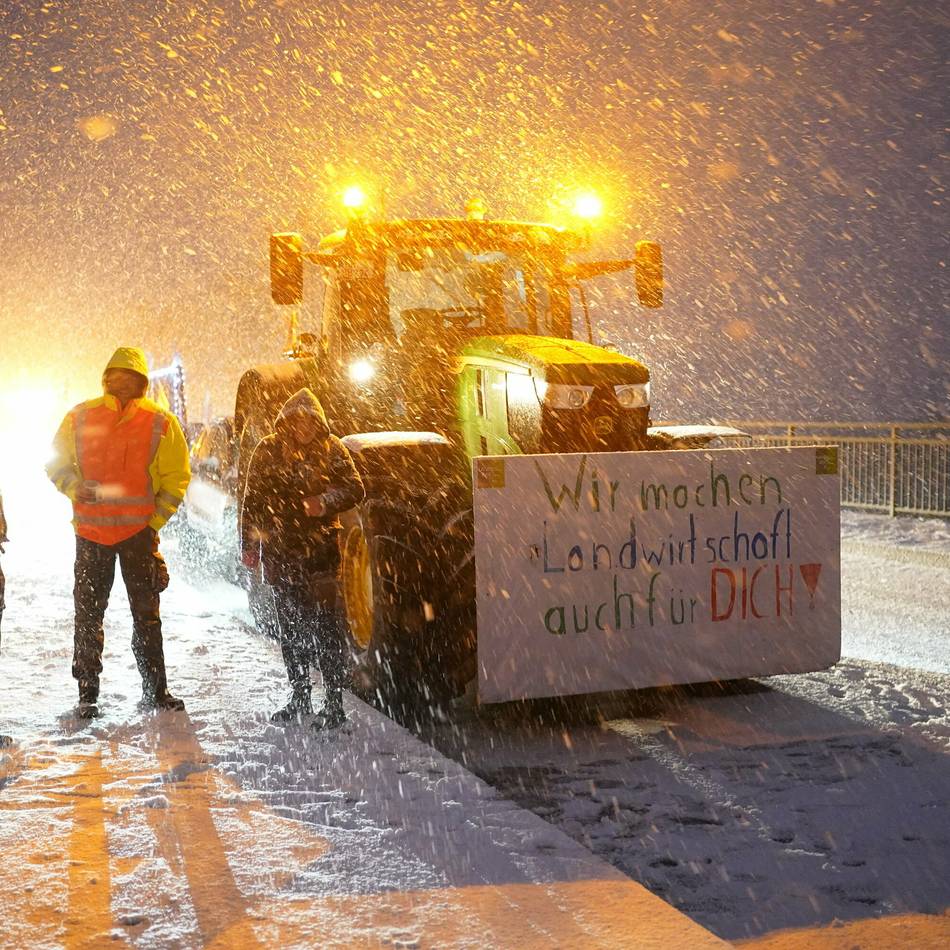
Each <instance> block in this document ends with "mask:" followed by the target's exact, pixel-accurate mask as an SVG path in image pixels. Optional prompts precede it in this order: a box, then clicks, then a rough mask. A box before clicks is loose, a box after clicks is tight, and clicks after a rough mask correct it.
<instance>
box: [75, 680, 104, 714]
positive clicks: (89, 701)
mask: <svg viewBox="0 0 950 950" xmlns="http://www.w3.org/2000/svg"><path fill="white" fill-rule="evenodd" d="M76 715H77V716H79V718H80V719H94V718H95V717H96V716H98V715H99V680H98V678H96V679H88V680H80V681H79V705H78V706H76Z"/></svg>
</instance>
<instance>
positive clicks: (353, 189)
mask: <svg viewBox="0 0 950 950" xmlns="http://www.w3.org/2000/svg"><path fill="white" fill-rule="evenodd" d="M366 200H367V199H366V192H365V191H363V189H362V188H360V186H359V185H350V187H349V188H347V189H346V191H344V192H343V207H344V208H346V209H347V211H351V212H352V211H361V210H362V209H363V208H365V207H366Z"/></svg>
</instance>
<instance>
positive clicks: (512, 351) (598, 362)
mask: <svg viewBox="0 0 950 950" xmlns="http://www.w3.org/2000/svg"><path fill="white" fill-rule="evenodd" d="M466 357H469V358H473V357H474V358H477V359H482V360H483V359H490V360H497V361H499V362H500V363H507V364H509V365H511V366H513V367H514V366H523V367H525V368H526V369H528V370H530V372H531V375H532V376H536V377H538V378H539V379H544V380H546V381H547V382H549V383H574V384H575V385H578V386H598V385H605V384H606V385H612V386H616V385H622V384H631V383H646V382H649V379H650V371H649V370H648V369H647V368H646V366H644V365H643V363H640V362H638V361H637V360H635V359H631V358H630V357H629V356H624V355H623V354H621V353H615V352H613V351H611V350H605V349H602V348H601V347H599V346H594V345H593V344H591V343H583V342H581V341H580V340H562V339H559V338H557V337H550V336H528V335H526V334H520V333H511V334H506V335H504V336H482V337H477V338H476V339H474V340H471V341H470V342H469V343H468V344H467V345H466V346H465V348H464V349H463V351H462V358H463V360H464V359H465V358H466Z"/></svg>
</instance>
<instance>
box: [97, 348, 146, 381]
mask: <svg viewBox="0 0 950 950" xmlns="http://www.w3.org/2000/svg"><path fill="white" fill-rule="evenodd" d="M110 369H128V370H131V371H132V372H133V373H138V374H139V375H140V376H144V377H145V378H146V379H148V361H147V360H146V359H145V353H144V351H142V350H140V349H139V348H138V347H137V346H120V347H119V348H118V349H117V350H116V351H115V353H113V354H112V358H111V359H110V360H109V362H108V363H107V364H106V368H105V370H104V372H108V371H109V370H110Z"/></svg>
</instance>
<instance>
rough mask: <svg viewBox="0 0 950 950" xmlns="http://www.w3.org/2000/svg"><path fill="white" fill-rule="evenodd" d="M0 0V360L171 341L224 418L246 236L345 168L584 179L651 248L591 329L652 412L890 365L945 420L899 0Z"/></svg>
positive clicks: (929, 242) (839, 386) (320, 216)
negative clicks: (648, 386) (663, 269)
mask: <svg viewBox="0 0 950 950" xmlns="http://www.w3.org/2000/svg"><path fill="white" fill-rule="evenodd" d="M4 8H5V9H4V13H3V17H2V19H0V235H2V240H3V247H4V260H3V262H2V264H0V320H2V329H3V346H2V352H0V374H4V375H6V376H9V375H10V374H11V373H13V372H14V370H19V369H21V368H23V367H24V366H31V367H33V368H34V371H35V372H36V373H37V374H39V375H41V376H44V377H52V378H54V379H63V378H68V379H69V380H71V381H74V382H75V385H76V386H77V387H78V388H79V389H83V388H84V387H93V388H95V387H96V386H97V383H98V377H99V371H100V367H101V365H102V363H103V362H104V360H105V359H106V358H107V357H108V355H109V353H110V352H111V350H112V348H113V347H114V346H115V345H116V344H119V343H127V344H138V345H143V346H145V347H146V348H147V349H148V350H149V351H150V352H151V353H152V354H154V357H155V359H156V361H162V362H164V361H165V360H166V359H167V357H168V356H169V355H170V354H171V353H172V352H173V351H174V350H178V351H180V352H181V353H182V355H183V357H184V358H185V361H186V366H187V367H188V368H189V374H190V378H191V380H192V382H193V385H194V390H193V396H192V405H193V406H194V405H198V404H201V403H202V401H203V398H204V394H205V392H207V393H208V394H209V396H210V398H211V399H212V401H213V405H214V406H215V408H216V409H217V410H218V411H224V410H225V409H226V408H227V401H228V397H229V394H230V393H231V392H232V391H233V386H234V383H235V382H236V379H237V377H238V375H239V374H240V371H241V369H243V368H244V367H245V366H246V365H248V364H249V363H250V362H252V361H256V360H262V359H271V358H273V357H274V356H275V355H276V354H277V353H278V352H279V350H280V348H281V346H282V344H283V340H284V326H283V322H282V318H281V315H280V314H279V313H278V312H277V311H276V309H275V308H274V307H273V306H272V304H271V303H270V301H269V296H268V288H267V283H266V281H267V271H266V253H267V235H268V233H269V232H270V231H271V230H287V229H301V230H303V231H304V232H305V233H307V234H308V235H309V236H310V237H316V236H317V235H319V234H320V233H321V232H323V231H326V230H328V229H330V228H332V227H334V226H336V225H337V224H338V223H339V215H338V212H337V208H336V204H335V203H336V200H337V198H338V194H339V191H340V190H341V189H342V187H343V186H344V185H345V184H347V183H348V182H349V181H351V180H353V179H354V178H359V179H361V180H363V181H365V182H366V183H367V184H368V186H369V187H373V188H376V189H379V190H382V191H384V193H385V196H386V202H387V206H388V208H389V209H390V210H392V211H394V212H397V213H400V214H404V215H410V214H432V213H445V212H449V213H459V212H461V209H462V207H463V205H464V203H465V201H466V200H467V199H468V198H470V197H471V196H472V195H480V196H482V197H483V198H484V199H485V201H486V203H487V205H488V208H489V213H490V214H497V215H499V216H505V217H510V216H526V217H530V218H534V219H538V218H545V217H547V216H548V215H549V214H550V211H551V208H550V204H549V202H550V200H551V199H552V197H557V196H558V195H559V194H563V193H564V192H565V191H566V190H568V189H571V188H575V187H576V186H577V185H579V184H583V183H586V182H591V183H593V184H594V185H595V186H596V187H598V188H599V189H601V191H602V194H603V197H604V200H605V215H604V221H603V227H602V229H601V230H600V231H599V232H598V235H597V245H598V250H600V251H602V252H603V253H604V254H611V255H615V254H618V253H623V252H624V251H625V250H626V249H628V248H629V247H630V246H631V244H632V242H633V241H635V240H637V239H639V238H643V237H649V238H654V239H658V240H661V241H662V242H663V243H664V245H665V248H666V259H667V263H668V269H669V272H668V277H669V284H670V286H669V293H668V297H667V300H668V306H667V307H666V309H665V310H664V311H663V312H662V313H661V314H659V315H658V314H647V313H645V312H644V311H640V310H637V309H636V308H630V307H629V306H628V303H629V299H630V297H631V296H632V295H631V293H630V288H629V287H628V286H626V285H625V284H623V282H622V281H621V280H620V279H619V278H618V279H617V280H615V281H611V282H609V283H608V284H607V285H606V288H607V289H606V292H605V293H604V295H603V297H602V299H601V300H600V302H599V306H598V307H597V311H596V313H595V319H596V322H597V325H598V329H599V330H600V331H601V333H602V335H603V336H604V337H605V338H609V339H612V340H614V341H616V342H617V343H619V344H620V345H621V347H622V348H624V349H625V350H626V351H627V352H630V353H633V354H640V355H643V356H644V357H645V358H646V359H647V360H648V361H649V362H650V363H651V365H652V366H653V368H654V374H655V376H656V377H657V379H658V383H657V384H656V385H655V389H654V391H655V393H656V399H657V402H658V404H659V406H660V407H661V408H663V409H665V411H666V413H667V414H682V413H684V412H690V411H692V410H693V409H697V410H701V411H702V413H703V414H704V415H706V416H708V415H709V414H710V413H721V414H724V415H729V414H732V415H735V414H741V415H749V414H760V415H762V414H766V413H768V412H769V411H770V410H771V414H772V415H776V414H778V415H783V416H785V415H792V414H795V413H803V412H807V413H808V414H809V415H810V416H822V415H824V416H825V417H832V416H835V415H838V416H841V415H843V414H849V415H848V417H854V416H870V415H873V414H875V413H876V414H878V415H879V416H880V415H882V414H883V416H889V415H892V414H893V413H892V412H890V411H888V408H882V406H883V404H884V403H885V401H886V400H888V399H890V398H891V396H890V393H891V392H892V390H893V386H894V380H895V379H896V380H902V381H904V382H905V383H906V388H905V390H904V391H903V395H902V396H901V398H902V399H903V400H904V401H905V404H906V406H907V412H902V413H901V414H905V415H906V414H907V413H910V414H911V415H916V416H918V417H922V416H925V415H927V414H928V413H929V414H930V415H931V416H933V415H937V416H942V415H945V403H946V397H947V388H946V381H945V374H944V373H943V370H942V365H943V360H944V359H945V358H946V357H947V356H948V352H950V349H948V337H947V330H946V327H945V326H944V324H943V322H942V321H941V317H942V311H941V309H940V308H941V306H942V304H941V300H942V299H945V295H946V277H945V270H944V269H943V264H942V261H943V258H944V255H945V249H946V248H945V241H944V239H943V238H942V235H943V234H944V233H945V232H946V230H947V229H946V227H945V215H944V214H943V211H942V205H941V202H942V201H943V184H942V178H941V170H940V167H939V165H938V164H937V155H938V153H939V149H940V145H941V139H940V129H941V127H942V126H943V124H945V123H944V119H945V116H944V106H943V103H942V94H941V88H942V86H941V83H940V79H939V62H940V56H939V52H938V51H939V48H940V42H941V40H940V32H939V31H940V29H941V27H940V26H939V24H938V22H937V19H936V15H935V14H933V15H932V14H931V13H930V12H929V11H930V6H929V5H928V4H926V3H924V2H922V0H921V2H915V3H912V4H909V5H900V7H899V8H897V7H895V6H894V5H893V4H887V3H883V2H867V3H857V2H837V0H825V2H820V3H813V2H810V0H809V2H805V0H796V2H793V3H768V4H756V5H748V4H744V3H741V2H739V0H721V2H712V3H710V2H708V0H703V2H700V0H684V2H682V3H676V4H670V3H661V2H658V0H657V2H651V3H636V2H634V3H629V2H619V0H618V2H611V3H601V4H587V3H579V2H578V3H567V2H552V0H536V2H531V0H526V2H514V0H497V2H478V3H475V2H463V0H408V2H403V0H400V2H398V3H395V4H393V3H389V2H386V3H384V2H359V0H347V2H343V3H334V4H328V5H315V4H303V3H296V2H289V0H285V2H279V0H278V2H276V3H274V2H267V3H265V2H251V0H244V2H236V0H223V2H219V3H198V4H193V5H192V4H173V3H170V2H166V3H161V2H159V3H156V2H154V0H148V2H145V0H125V2H119V0H107V2H97V3H91V2H75V0H73V2H69V0H65V2H61V3H46V4H44V3H40V2H23V3H19V2H18V3H16V4H13V3H12V2H8V3H5V4H4ZM684 378H685V379H688V380H689V384H688V385H687V386H684V385H683V384H682V380H683V379H684ZM829 383H830V385H829ZM780 409H781V411H780Z"/></svg>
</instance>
